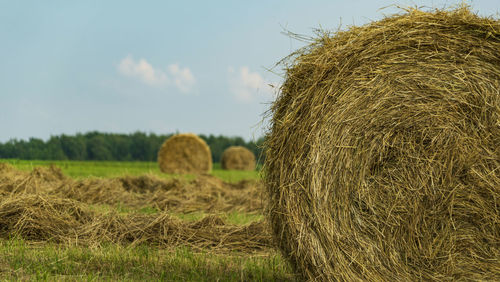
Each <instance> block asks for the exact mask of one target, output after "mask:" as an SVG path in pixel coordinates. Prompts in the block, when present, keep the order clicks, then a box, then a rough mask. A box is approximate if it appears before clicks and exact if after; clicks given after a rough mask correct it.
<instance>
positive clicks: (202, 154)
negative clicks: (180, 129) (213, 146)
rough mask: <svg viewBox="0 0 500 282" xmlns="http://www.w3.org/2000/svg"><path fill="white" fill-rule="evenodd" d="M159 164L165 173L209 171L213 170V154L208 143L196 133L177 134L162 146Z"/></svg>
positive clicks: (159, 153)
mask: <svg viewBox="0 0 500 282" xmlns="http://www.w3.org/2000/svg"><path fill="white" fill-rule="evenodd" d="M158 164H159V166H160V170H161V171H162V172H165V173H208V172H210V171H211V170H212V154H211V152H210V148H209V147H208V145H207V143H205V141H203V139H201V138H200V137H198V136H196V135H195V134H191V133H183V134H177V135H174V136H172V137H170V138H169V139H168V140H167V141H165V143H163V145H162V146H161V148H160V150H159V152H158Z"/></svg>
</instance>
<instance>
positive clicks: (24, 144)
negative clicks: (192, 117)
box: [0, 131, 264, 162]
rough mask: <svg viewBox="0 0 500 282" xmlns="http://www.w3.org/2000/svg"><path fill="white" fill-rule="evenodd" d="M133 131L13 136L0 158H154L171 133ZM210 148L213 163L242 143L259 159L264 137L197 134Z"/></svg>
mask: <svg viewBox="0 0 500 282" xmlns="http://www.w3.org/2000/svg"><path fill="white" fill-rule="evenodd" d="M171 135H172V134H168V135H156V134H154V133H149V134H146V133H142V132H136V133H132V134H115V133H101V132H95V131H94V132H88V133H85V134H81V133H79V134H76V135H74V136H68V135H64V134H63V135H60V136H52V137H50V139H49V140H47V141H43V140H41V139H38V138H30V139H29V140H27V141H26V140H17V139H12V140H10V141H8V142H5V143H0V158H15V159H24V160H81V161H83V160H99V161H156V157H157V154H158V150H159V149H160V146H161V144H162V143H163V142H164V141H165V140H166V139H167V138H169V137H170V136H171ZM200 137H201V138H202V139H203V140H205V142H207V144H208V146H210V149H211V151H212V158H213V161H214V162H219V161H220V158H221V155H222V152H224V150H225V149H226V148H227V147H229V146H245V147H246V148H248V149H250V150H251V151H252V152H254V154H255V156H256V157H257V159H258V160H259V161H261V160H262V158H261V157H260V156H261V151H262V148H261V145H262V143H263V141H264V139H263V138H260V139H258V140H257V141H250V142H246V141H245V140H244V139H243V138H241V137H226V136H222V135H219V136H214V135H209V136H205V135H200Z"/></svg>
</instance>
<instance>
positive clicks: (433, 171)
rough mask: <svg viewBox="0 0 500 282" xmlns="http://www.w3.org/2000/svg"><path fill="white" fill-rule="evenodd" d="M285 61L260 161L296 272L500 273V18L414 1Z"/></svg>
mask: <svg viewBox="0 0 500 282" xmlns="http://www.w3.org/2000/svg"><path fill="white" fill-rule="evenodd" d="M285 64H288V65H286V68H287V70H286V80H285V82H284V84H283V86H282V87H281V93H280V94H279V97H278V98H277V100H276V101H275V103H274V104H273V106H272V109H271V113H272V115H273V117H272V123H271V129H270V132H269V133H268V136H267V141H266V161H265V166H264V167H265V168H264V170H265V182H266V183H265V184H266V189H267V192H268V193H269V199H270V201H269V207H268V209H269V214H268V215H269V218H270V225H271V226H272V228H273V233H274V236H275V241H276V243H277V244H278V246H279V248H280V249H281V251H282V253H283V254H284V256H285V257H287V258H288V259H289V261H290V262H291V264H292V265H293V266H294V268H295V269H296V270H297V272H299V273H300V274H301V275H302V276H303V277H304V278H305V279H309V280H323V281H358V280H366V281H381V280H385V281H415V280H492V281H493V280H495V281H499V280H500V205H499V199H500V21H498V20H496V19H492V18H482V17H479V16H477V15H475V14H473V13H471V12H470V11H469V9H468V8H467V7H461V8H458V9H456V10H447V11H444V10H435V11H431V12H425V11H421V10H416V9H410V10H407V11H406V13H404V14H401V15H395V16H391V17H387V18H385V19H383V20H380V21H377V22H373V23H371V24H368V25H365V26H362V27H351V28H350V29H349V30H347V31H339V32H337V33H335V34H328V33H324V34H320V37H319V38H318V39H317V40H316V41H315V42H314V43H312V44H311V45H310V46H308V47H306V48H305V49H303V50H301V51H299V52H297V53H295V54H293V55H292V56H291V57H290V58H289V61H288V63H287V62H286V61H285Z"/></svg>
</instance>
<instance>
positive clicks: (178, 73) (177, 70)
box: [168, 64, 196, 92]
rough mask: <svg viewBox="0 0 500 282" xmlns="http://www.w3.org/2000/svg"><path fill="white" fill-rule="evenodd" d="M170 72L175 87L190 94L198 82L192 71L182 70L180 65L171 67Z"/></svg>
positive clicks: (169, 67)
mask: <svg viewBox="0 0 500 282" xmlns="http://www.w3.org/2000/svg"><path fill="white" fill-rule="evenodd" d="M168 72H169V74H170V75H171V76H172V79H173V82H174V85H175V86H176V87H177V88H178V89H179V90H180V91H182V92H189V91H190V90H191V89H192V88H193V86H194V84H195V82H196V81H195V79H194V76H193V74H192V73H191V70H190V69H189V68H181V67H179V65H178V64H172V65H169V66H168Z"/></svg>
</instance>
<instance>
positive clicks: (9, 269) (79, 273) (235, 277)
mask: <svg viewBox="0 0 500 282" xmlns="http://www.w3.org/2000/svg"><path fill="white" fill-rule="evenodd" d="M291 273H292V272H291V270H290V268H289V266H288V264H287V263H286V262H285V261H284V260H283V259H282V258H281V256H280V255H279V254H276V253H270V254H265V255H248V254H246V255H242V254H237V253H235V254H226V255H221V254H213V253H195V252H192V251H191V250H190V249H189V248H186V247H182V248H176V249H173V250H162V249H158V248H154V247H152V246H147V245H140V246H134V247H124V246H120V245H115V244H109V245H106V246H103V247H98V248H85V247H78V246H61V245H57V244H52V243H45V244H43V245H37V244H29V243H27V242H25V241H24V240H21V239H16V238H12V239H8V240H1V239H0V279H2V280H44V281H54V280H58V281H59V280H72V281H73V280H79V281H96V280H99V281H100V280H113V281H115V280H119V281H122V280H129V281H158V280H161V281H284V280H293V279H294V276H293V275H292V274H291Z"/></svg>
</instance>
